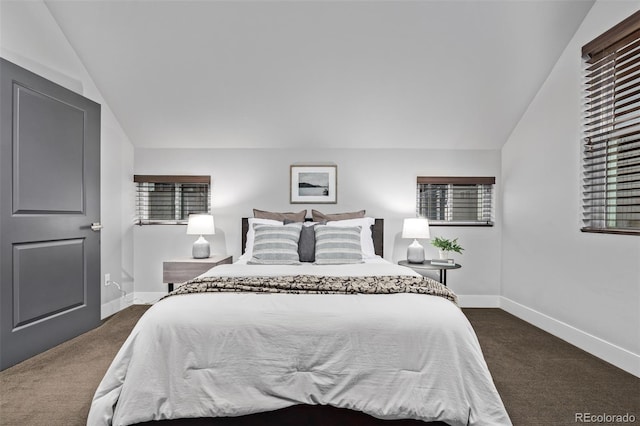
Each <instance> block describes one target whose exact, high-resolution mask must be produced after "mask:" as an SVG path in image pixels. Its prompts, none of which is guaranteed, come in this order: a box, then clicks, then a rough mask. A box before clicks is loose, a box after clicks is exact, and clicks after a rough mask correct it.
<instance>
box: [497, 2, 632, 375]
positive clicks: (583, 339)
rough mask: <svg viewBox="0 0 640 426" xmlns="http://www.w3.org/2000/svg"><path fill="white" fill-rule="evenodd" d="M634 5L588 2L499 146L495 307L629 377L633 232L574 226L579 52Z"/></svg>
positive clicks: (576, 220)
mask: <svg viewBox="0 0 640 426" xmlns="http://www.w3.org/2000/svg"><path fill="white" fill-rule="evenodd" d="M638 7H639V3H638V2H618V1H615V2H614V1H599V2H597V3H596V4H595V5H594V7H593V8H592V9H591V11H590V12H589V14H588V15H587V17H586V18H585V20H584V22H583V23H582V25H581V27H580V28H579V29H578V31H577V32H576V34H575V36H574V38H573V39H572V41H571V42H570V43H569V45H568V46H567V48H566V50H565V52H564V53H563V54H562V56H561V58H560V59H559V61H558V62H557V64H556V66H555V67H554V69H553V71H552V73H551V74H550V76H549V77H548V79H547V81H546V82H545V84H544V85H543V86H542V87H541V89H540V91H539V93H538V95H537V96H536V98H535V100H534V101H533V102H532V104H531V105H530V106H529V109H528V111H527V112H526V114H525V115H524V116H523V118H522V120H521V121H520V123H519V124H518V126H517V127H516V129H515V130H514V132H513V133H512V135H511V137H510V138H509V140H508V142H507V143H506V145H505V146H504V148H503V150H502V189H503V214H502V217H503V228H502V295H503V297H504V304H503V307H505V309H507V310H509V311H511V312H513V313H515V314H517V315H519V316H522V317H524V318H525V319H527V320H529V321H530V322H533V323H534V324H536V325H538V326H541V327H542V328H545V329H547V330H548V331H551V332H553V333H555V334H558V335H560V336H561V337H563V338H565V339H566V340H569V341H570V342H572V343H574V344H576V345H577V346H579V347H582V348H584V349H586V350H588V351H590V352H592V353H594V354H595V355H597V356H600V357H602V358H604V359H606V360H608V361H610V362H612V363H614V364H616V365H618V366H620V367H622V368H625V369H627V370H628V371H631V372H633V373H634V374H636V375H640V355H639V354H640V238H638V237H637V236H624V235H600V234H588V233H581V232H580V226H581V223H580V211H581V210H580V203H581V200H580V190H581V186H580V184H581V180H580V179H581V175H580V167H581V165H580V137H581V96H582V93H581V83H582V80H583V77H582V72H581V58H580V56H581V47H582V45H584V44H585V43H587V42H589V41H590V40H591V39H593V38H595V37H596V36H598V35H599V34H600V33H602V32H604V31H606V30H607V29H609V28H610V27H612V26H613V25H615V24H617V23H618V22H620V21H621V20H623V19H624V18H626V17H627V16H629V15H631V14H632V13H633V12H635V11H636V10H638ZM543 206H544V207H543Z"/></svg>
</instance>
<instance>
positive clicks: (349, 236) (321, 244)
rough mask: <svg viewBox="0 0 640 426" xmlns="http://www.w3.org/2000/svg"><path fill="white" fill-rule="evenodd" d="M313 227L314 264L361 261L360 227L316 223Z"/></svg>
mask: <svg viewBox="0 0 640 426" xmlns="http://www.w3.org/2000/svg"><path fill="white" fill-rule="evenodd" d="M315 228H316V261H315V263H316V264H318V265H339V264H344V263H362V247H361V245H360V231H361V229H362V227H360V226H328V225H318V226H316V227H315Z"/></svg>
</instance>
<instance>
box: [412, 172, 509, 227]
mask: <svg viewBox="0 0 640 426" xmlns="http://www.w3.org/2000/svg"><path fill="white" fill-rule="evenodd" d="M495 183H496V178H495V177H446V176H431V177H425V176H418V182H417V202H416V210H417V214H418V217H426V218H427V219H429V225H470V226H493V195H492V194H493V185H494V184H495Z"/></svg>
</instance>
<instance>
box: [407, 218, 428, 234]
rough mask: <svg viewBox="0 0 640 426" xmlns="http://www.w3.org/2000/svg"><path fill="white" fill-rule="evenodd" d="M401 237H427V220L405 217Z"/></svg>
mask: <svg viewBox="0 0 640 426" xmlns="http://www.w3.org/2000/svg"><path fill="white" fill-rule="evenodd" d="M402 238H429V221H428V220H427V219H423V218H419V217H413V218H409V219H405V220H404V224H403V225H402Z"/></svg>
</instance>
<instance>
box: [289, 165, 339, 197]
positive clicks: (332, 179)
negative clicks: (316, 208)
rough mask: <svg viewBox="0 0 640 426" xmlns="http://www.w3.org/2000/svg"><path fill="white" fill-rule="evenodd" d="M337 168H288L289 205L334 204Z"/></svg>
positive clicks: (314, 166)
mask: <svg viewBox="0 0 640 426" xmlns="http://www.w3.org/2000/svg"><path fill="white" fill-rule="evenodd" d="M337 182H338V166H336V165H292V166H291V167H290V191H289V193H290V194H291V197H290V201H289V202H290V203H291V204H336V203H337V202H338V193H337V189H338V187H337Z"/></svg>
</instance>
